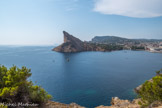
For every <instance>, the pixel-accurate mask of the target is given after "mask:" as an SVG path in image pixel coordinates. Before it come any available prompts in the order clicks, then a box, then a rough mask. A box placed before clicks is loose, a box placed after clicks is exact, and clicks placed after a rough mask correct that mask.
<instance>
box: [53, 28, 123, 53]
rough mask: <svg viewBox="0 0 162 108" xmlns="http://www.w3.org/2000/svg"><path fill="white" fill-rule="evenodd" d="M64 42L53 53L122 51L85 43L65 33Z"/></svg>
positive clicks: (102, 45) (116, 48)
mask: <svg viewBox="0 0 162 108" xmlns="http://www.w3.org/2000/svg"><path fill="white" fill-rule="evenodd" d="M63 34H64V42H63V43H62V44H61V45H59V46H57V47H55V48H54V49H53V51H57V52H82V51H112V50H120V49H121V48H120V47H114V48H112V46H111V47H110V46H105V45H104V44H97V43H92V42H83V41H81V40H80V39H78V38H76V37H74V36H73V35H70V34H69V33H67V32H66V31H63Z"/></svg>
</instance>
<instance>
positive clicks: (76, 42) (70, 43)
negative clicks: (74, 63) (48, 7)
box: [53, 31, 84, 52]
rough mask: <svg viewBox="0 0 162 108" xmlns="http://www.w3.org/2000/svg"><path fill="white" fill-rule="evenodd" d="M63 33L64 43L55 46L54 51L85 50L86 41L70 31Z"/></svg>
mask: <svg viewBox="0 0 162 108" xmlns="http://www.w3.org/2000/svg"><path fill="white" fill-rule="evenodd" d="M63 34H64V43H63V44H61V45H60V46H58V47H56V48H54V49H53V50H54V51H57V52H81V51H83V50H84V47H83V46H84V43H83V42H82V41H81V40H80V39H78V38H76V37H74V36H72V35H70V34H69V33H67V32H65V31H63Z"/></svg>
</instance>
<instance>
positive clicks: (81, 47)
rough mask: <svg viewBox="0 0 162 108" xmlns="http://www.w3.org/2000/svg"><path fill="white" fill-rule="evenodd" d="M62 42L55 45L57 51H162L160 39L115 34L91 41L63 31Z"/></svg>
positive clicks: (97, 37) (96, 37)
mask: <svg viewBox="0 0 162 108" xmlns="http://www.w3.org/2000/svg"><path fill="white" fill-rule="evenodd" d="M63 34H64V42H63V43H62V44H61V45H59V46H58V47H55V48H54V49H53V51H57V52H82V51H115V50H136V51H141V50H147V51H150V52H162V40H161V39H127V38H122V37H117V36H95V37H94V38H92V40H91V41H88V42H87V41H81V40H80V39H78V38H76V37H74V36H73V35H70V34H69V33H67V32H66V31H63Z"/></svg>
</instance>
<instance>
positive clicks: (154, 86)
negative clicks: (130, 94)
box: [138, 74, 162, 106]
mask: <svg viewBox="0 0 162 108" xmlns="http://www.w3.org/2000/svg"><path fill="white" fill-rule="evenodd" d="M138 94H139V96H140V97H141V100H142V105H143V106H148V105H150V104H151V103H153V102H155V101H156V102H157V101H159V102H161V101H162V74H159V75H157V76H155V77H153V78H152V80H150V81H146V82H145V83H144V84H143V85H142V88H141V89H140V90H139V92H138Z"/></svg>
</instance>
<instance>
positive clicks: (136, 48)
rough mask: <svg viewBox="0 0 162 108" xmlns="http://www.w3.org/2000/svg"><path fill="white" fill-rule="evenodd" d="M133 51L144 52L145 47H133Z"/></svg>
mask: <svg viewBox="0 0 162 108" xmlns="http://www.w3.org/2000/svg"><path fill="white" fill-rule="evenodd" d="M131 49H132V50H144V49H145V47H143V46H132V47H131Z"/></svg>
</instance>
